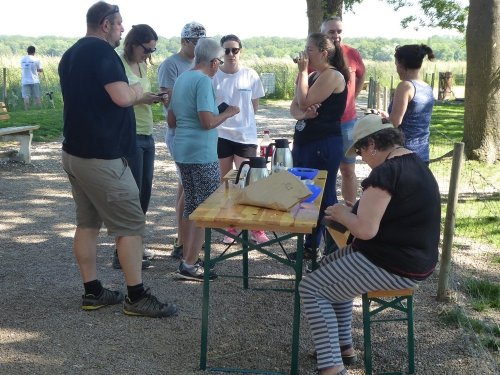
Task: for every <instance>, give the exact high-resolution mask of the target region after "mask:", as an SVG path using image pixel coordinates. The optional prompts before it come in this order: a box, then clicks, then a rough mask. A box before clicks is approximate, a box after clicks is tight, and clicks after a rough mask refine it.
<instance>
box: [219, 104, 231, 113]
mask: <svg viewBox="0 0 500 375" xmlns="http://www.w3.org/2000/svg"><path fill="white" fill-rule="evenodd" d="M227 107H229V104H227V103H226V102H222V103H220V104H219V105H218V106H217V108H218V109H219V114H220V113H222V112H224V111H225V110H226V109H227Z"/></svg>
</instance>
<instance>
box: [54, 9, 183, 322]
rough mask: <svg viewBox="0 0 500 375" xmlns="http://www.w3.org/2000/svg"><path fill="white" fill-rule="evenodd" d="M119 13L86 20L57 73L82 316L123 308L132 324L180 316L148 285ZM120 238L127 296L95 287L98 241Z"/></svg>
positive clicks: (132, 91) (92, 12)
mask: <svg viewBox="0 0 500 375" xmlns="http://www.w3.org/2000/svg"><path fill="white" fill-rule="evenodd" d="M123 31H124V29H123V25H122V17H121V15H120V10H119V8H118V6H117V5H111V4H108V3H105V2H103V1H99V2H97V3H95V4H94V5H92V6H91V7H90V8H89V10H88V12H87V33H86V35H85V37H84V38H81V39H79V40H78V41H77V42H76V43H75V44H74V45H73V46H72V47H70V48H69V49H68V50H67V51H66V52H65V53H64V54H63V56H62V58H61V60H60V62H59V67H58V72H59V78H60V84H61V92H62V96H63V100H64V128H63V135H64V140H63V143H62V149H63V151H62V163H63V168H64V170H65V171H66V173H67V175H68V179H69V181H70V183H71V187H72V193H73V199H74V201H75V206H76V231H75V237H74V242H73V251H74V254H75V257H76V260H77V262H78V266H79V268H80V274H81V276H82V279H83V286H84V289H85V292H84V295H83V297H82V309H83V310H96V309H99V308H102V307H104V306H110V305H116V304H120V303H123V312H124V313H125V314H127V315H133V316H147V317H156V318H160V317H166V316H171V315H174V314H176V312H177V307H176V306H175V305H174V304H172V303H161V302H160V301H158V299H157V298H156V297H155V296H153V295H152V294H151V293H150V291H149V288H148V289H146V288H145V287H144V285H143V283H142V275H141V259H142V249H143V245H142V235H143V233H144V225H145V217H144V213H143V211H142V209H141V204H140V200H139V189H138V188H137V184H136V182H135V180H134V176H133V175H132V172H131V170H130V168H129V167H128V165H127V161H126V159H125V158H126V157H129V156H132V155H134V154H135V152H136V129H135V117H134V110H133V107H132V106H133V105H135V104H137V103H138V102H141V100H142V97H143V90H142V87H141V85H140V84H134V85H129V82H128V79H127V75H126V74H125V69H124V66H123V63H122V62H121V60H120V57H119V56H118V54H117V53H116V52H115V48H116V47H118V46H119V45H120V39H121V34H122V33H123ZM103 223H104V224H105V225H106V228H107V230H108V234H109V235H111V236H114V237H115V242H116V245H117V249H118V257H119V259H120V264H121V266H122V269H123V273H124V275H125V281H126V284H127V296H126V297H125V296H124V295H123V293H121V292H120V291H116V290H110V289H107V288H104V287H103V286H102V284H101V282H100V281H99V279H97V265H96V257H97V249H96V247H97V237H98V235H99V231H100V228H101V226H102V224H103Z"/></svg>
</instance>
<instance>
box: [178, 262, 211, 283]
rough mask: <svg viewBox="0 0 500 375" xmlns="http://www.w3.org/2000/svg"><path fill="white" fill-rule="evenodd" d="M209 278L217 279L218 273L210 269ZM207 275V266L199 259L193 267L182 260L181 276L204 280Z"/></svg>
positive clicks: (182, 277)
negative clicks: (189, 266) (187, 265)
mask: <svg viewBox="0 0 500 375" xmlns="http://www.w3.org/2000/svg"><path fill="white" fill-rule="evenodd" d="M208 272H209V276H208V279H209V280H210V281H212V280H215V279H216V278H217V274H216V273H215V271H213V270H209V271H208ZM204 276H205V268H204V267H203V266H202V265H201V264H200V262H199V261H197V262H196V263H195V264H194V265H193V267H192V268H191V269H189V268H188V267H186V266H185V264H184V262H181V264H180V266H179V277H180V278H181V279H186V280H193V281H201V282H203V278H204Z"/></svg>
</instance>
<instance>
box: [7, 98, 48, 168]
mask: <svg viewBox="0 0 500 375" xmlns="http://www.w3.org/2000/svg"><path fill="white" fill-rule="evenodd" d="M9 118H10V116H9V114H8V112H7V107H6V106H5V103H3V102H0V121H7V120H8V119H9ZM39 128H40V125H23V126H11V127H8V128H0V141H2V142H19V143H20V147H19V151H17V150H12V151H4V152H0V157H8V158H9V159H10V160H15V161H22V162H25V163H31V140H32V139H33V130H37V129H39Z"/></svg>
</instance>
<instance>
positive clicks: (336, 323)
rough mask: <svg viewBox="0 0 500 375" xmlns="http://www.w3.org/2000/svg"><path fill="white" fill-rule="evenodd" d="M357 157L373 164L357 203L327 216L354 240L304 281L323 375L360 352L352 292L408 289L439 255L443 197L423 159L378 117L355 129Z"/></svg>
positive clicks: (429, 271) (302, 285)
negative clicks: (355, 337)
mask: <svg viewBox="0 0 500 375" xmlns="http://www.w3.org/2000/svg"><path fill="white" fill-rule="evenodd" d="M356 154H357V155H359V156H361V159H362V160H363V161H364V162H365V163H367V164H368V166H369V167H370V168H371V169H372V170H371V173H370V175H369V176H368V177H367V178H366V179H365V180H364V181H363V182H362V183H361V187H362V189H363V193H362V195H361V198H360V199H359V201H358V202H357V203H356V204H355V205H354V207H352V206H351V205H349V204H338V203H337V204H334V205H333V206H329V207H327V208H326V210H325V218H326V219H328V220H332V221H335V222H338V223H340V224H342V225H344V226H345V227H347V229H348V230H349V231H350V232H351V235H352V236H354V240H353V241H352V243H351V244H349V245H347V246H346V247H344V248H342V249H340V250H338V251H335V252H333V253H332V254H330V255H328V256H326V257H324V258H323V259H322V260H321V262H320V267H319V268H318V269H316V270H315V271H314V272H312V273H311V274H309V275H307V276H306V277H305V278H304V279H303V280H302V281H301V283H300V286H299V292H300V298H301V300H302V303H303V305H304V311H305V315H306V317H307V320H308V321H309V325H310V328H311V333H312V338H313V342H314V346H315V348H316V352H317V367H318V369H319V370H320V374H321V375H334V374H342V375H345V374H347V370H346V369H345V368H344V364H343V362H346V361H348V360H349V359H351V358H353V357H354V356H355V355H354V349H353V345H352V327H351V323H352V306H353V299H354V297H356V296H359V295H361V294H363V293H366V292H369V291H372V290H393V289H405V288H411V287H413V286H415V285H417V284H418V283H419V282H420V281H422V280H425V279H426V278H427V277H429V276H430V275H431V274H432V272H433V271H434V268H435V266H436V263H437V260H438V246H439V234H440V233H439V232H440V221H441V198H440V193H439V187H438V184H437V182H436V180H435V178H434V176H433V175H432V172H431V171H430V170H429V168H428V167H427V166H426V164H425V163H424V162H423V161H422V160H421V159H420V158H419V157H418V156H417V155H416V154H415V153H413V152H412V151H410V150H408V149H407V148H405V147H403V137H402V134H401V132H400V131H398V130H397V129H394V127H393V126H392V125H391V124H389V123H384V121H383V120H382V118H381V117H380V116H377V115H368V116H366V117H364V118H362V119H361V120H359V121H358V122H357V123H356V125H355V126H354V129H353V141H352V144H351V146H350V147H349V148H348V150H347V153H346V155H347V156H350V157H351V156H353V155H356ZM422 202H425V204H422Z"/></svg>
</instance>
